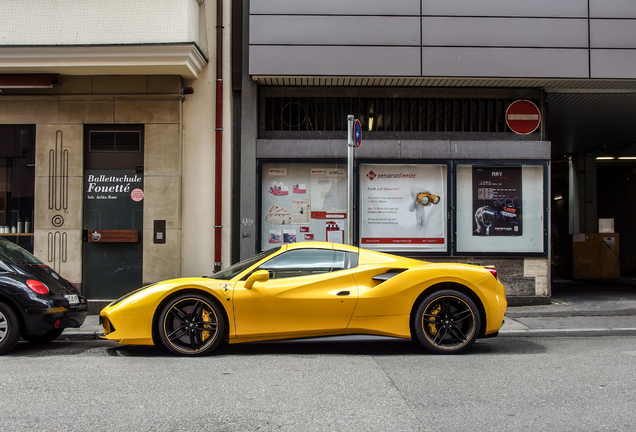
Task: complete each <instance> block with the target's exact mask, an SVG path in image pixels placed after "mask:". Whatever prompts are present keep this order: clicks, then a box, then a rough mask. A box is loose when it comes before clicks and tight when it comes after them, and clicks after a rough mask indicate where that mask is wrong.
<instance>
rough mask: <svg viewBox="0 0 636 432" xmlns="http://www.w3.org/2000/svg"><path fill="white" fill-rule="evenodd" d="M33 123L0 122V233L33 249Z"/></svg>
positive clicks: (28, 248) (30, 249) (26, 247)
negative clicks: (1, 123) (6, 123)
mask: <svg viewBox="0 0 636 432" xmlns="http://www.w3.org/2000/svg"><path fill="white" fill-rule="evenodd" d="M34 190H35V127H34V126H28V125H0V236H2V237H4V238H6V239H8V240H11V241H13V242H15V243H18V244H19V245H20V246H22V247H24V248H25V249H27V250H29V251H31V252H32V251H33V208H34Z"/></svg>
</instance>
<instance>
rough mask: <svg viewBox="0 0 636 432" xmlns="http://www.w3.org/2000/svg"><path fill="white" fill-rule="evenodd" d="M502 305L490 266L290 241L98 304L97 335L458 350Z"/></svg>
mask: <svg viewBox="0 0 636 432" xmlns="http://www.w3.org/2000/svg"><path fill="white" fill-rule="evenodd" d="M505 310H506V295H505V289H504V286H503V285H502V284H501V283H500V282H499V280H498V279H497V273H496V271H495V269H494V268H488V267H480V266H474V265H467V264H449V263H429V262H424V261H419V260H416V259H410V258H403V257H400V256H396V255H389V254H385V253H380V252H374V251H369V250H365V249H360V248H357V247H353V246H346V245H340V244H332V243H318V242H316V243H313V242H312V243H296V244H289V245H284V246H282V247H280V248H277V249H271V250H268V251H266V252H263V253H261V254H259V255H257V256H255V257H253V258H251V259H248V260H246V261H242V262H240V263H237V264H235V265H233V266H231V267H228V268H227V269H225V270H222V271H220V272H218V273H215V274H213V275H212V276H207V277H197V278H181V279H173V280H168V281H164V282H159V283H156V284H153V285H149V286H146V287H143V288H140V289H138V290H136V291H133V292H131V293H129V294H126V295H125V296H123V297H121V298H120V299H118V300H116V301H114V302H112V303H111V304H109V305H108V306H107V307H105V308H104V309H103V310H102V311H101V321H102V325H103V327H104V334H103V335H102V337H103V338H105V339H109V340H114V341H117V342H119V343H122V344H139V345H160V344H163V345H165V346H166V347H167V348H168V349H169V350H170V351H172V352H174V353H177V354H182V355H189V356H195V355H203V354H208V353H210V352H212V351H214V349H215V348H216V347H218V345H219V344H220V343H221V342H222V341H226V342H229V343H240V342H254V341H265V340H274V339H292V338H307V337H318V336H334V335H346V334H368V335H383V336H393V337H398V338H409V339H411V338H413V339H417V340H418V341H419V342H420V343H421V344H422V345H423V346H424V347H425V348H426V349H427V350H429V351H431V352H433V353H460V352H462V351H465V350H466V349H467V348H468V347H470V346H471V345H472V344H473V342H475V340H476V339H477V338H480V337H492V336H496V335H497V333H498V331H499V329H500V327H501V325H502V322H503V317H504V312H505Z"/></svg>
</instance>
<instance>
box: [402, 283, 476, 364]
mask: <svg viewBox="0 0 636 432" xmlns="http://www.w3.org/2000/svg"><path fill="white" fill-rule="evenodd" d="M480 323H481V319H480V316H479V310H478V309H477V306H476V305H475V303H474V302H473V301H472V300H471V299H470V297H468V296H467V295H465V294H463V293H461V292H459V291H455V290H443V291H437V292H435V293H432V294H430V295H429V296H427V297H426V298H424V300H423V301H422V303H421V304H420V306H419V307H418V308H417V312H416V314H415V322H414V327H415V333H416V334H417V338H418V340H419V341H420V343H421V344H422V345H423V346H424V348H426V349H427V350H429V351H431V352H433V353H436V354H458V353H460V352H462V351H465V350H466V349H468V347H470V346H471V345H472V344H473V343H474V342H475V339H477V336H478V335H479V328H480Z"/></svg>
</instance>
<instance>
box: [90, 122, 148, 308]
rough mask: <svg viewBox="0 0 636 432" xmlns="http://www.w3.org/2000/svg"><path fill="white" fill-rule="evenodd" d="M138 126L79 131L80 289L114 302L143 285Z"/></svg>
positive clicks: (140, 134) (140, 132) (140, 139)
mask: <svg viewBox="0 0 636 432" xmlns="http://www.w3.org/2000/svg"><path fill="white" fill-rule="evenodd" d="M143 132H144V127H143V125H108V126H106V125H95V126H88V125H87V126H85V128H84V194H83V200H84V217H83V237H84V238H83V240H84V242H83V247H82V255H83V256H82V290H83V292H84V294H85V295H86V296H87V297H88V298H89V299H96V300H103V299H115V298H118V297H120V296H122V295H124V294H126V293H128V292H130V291H132V290H134V289H137V288H139V287H140V286H141V284H142V260H143V256H142V255H143V242H142V233H143V195H144V193H143V191H144V187H143V163H144V146H143V135H144V134H143Z"/></svg>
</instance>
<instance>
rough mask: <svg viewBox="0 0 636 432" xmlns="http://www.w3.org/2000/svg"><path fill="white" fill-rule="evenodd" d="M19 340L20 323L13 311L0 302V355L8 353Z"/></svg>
mask: <svg viewBox="0 0 636 432" xmlns="http://www.w3.org/2000/svg"><path fill="white" fill-rule="evenodd" d="M19 340H20V321H19V320H18V317H17V316H16V314H15V312H14V310H13V309H12V308H11V307H10V306H9V305H8V304H6V303H4V302H0V355H2V354H5V353H8V352H9V351H11V350H12V349H13V347H14V346H15V345H16V344H17V343H18V341H19Z"/></svg>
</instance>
